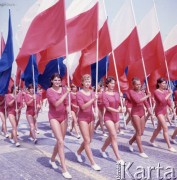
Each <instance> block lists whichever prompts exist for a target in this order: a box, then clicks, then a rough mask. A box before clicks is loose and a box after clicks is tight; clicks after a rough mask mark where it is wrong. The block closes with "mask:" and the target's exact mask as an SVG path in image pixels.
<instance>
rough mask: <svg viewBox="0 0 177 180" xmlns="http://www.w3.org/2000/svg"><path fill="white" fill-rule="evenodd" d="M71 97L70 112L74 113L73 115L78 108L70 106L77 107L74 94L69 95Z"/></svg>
mask: <svg viewBox="0 0 177 180" xmlns="http://www.w3.org/2000/svg"><path fill="white" fill-rule="evenodd" d="M70 95H71V111H74V112H75V113H77V112H78V108H76V107H74V106H72V104H74V105H76V106H77V98H76V93H72V92H71V93H70Z"/></svg>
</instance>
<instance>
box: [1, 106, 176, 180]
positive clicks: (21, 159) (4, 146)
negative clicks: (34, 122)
mask: <svg viewBox="0 0 177 180" xmlns="http://www.w3.org/2000/svg"><path fill="white" fill-rule="evenodd" d="M47 111H48V109H47V107H44V108H43V111H42V112H40V114H39V117H38V128H39V131H40V134H38V135H37V137H38V143H37V144H36V145H34V143H33V142H32V141H31V140H29V126H28V123H27V121H26V117H25V109H23V110H22V114H21V119H20V122H19V128H18V132H19V142H20V144H21V146H20V147H18V148H17V147H15V145H14V144H12V143H10V141H9V139H8V138H5V137H4V136H2V135H0V180H58V179H61V180H62V179H64V178H63V177H62V174H61V168H60V166H59V169H58V170H54V169H52V168H51V166H50V164H49V159H50V157H51V153H52V150H53V147H54V144H55V142H56V141H55V138H53V137H52V132H51V128H50V125H49V121H48V116H47ZM121 125H122V123H121ZM7 126H8V131H9V133H10V132H11V125H10V123H9V120H8V119H7ZM174 129H175V127H174V126H170V127H169V134H170V135H171V134H172V133H173V131H174ZM152 132H153V127H152V125H151V123H150V122H149V121H148V123H147V127H146V129H145V132H144V135H143V137H142V141H143V147H144V150H145V153H146V154H147V155H148V156H149V158H147V159H145V158H142V157H140V156H139V154H138V148H137V145H136V143H135V144H134V145H133V147H134V150H135V151H134V152H133V153H132V152H130V151H129V149H128V143H127V142H128V140H129V139H130V137H131V136H132V135H133V133H134V131H133V130H132V127H131V125H129V126H128V129H127V130H124V133H125V134H124V135H120V134H119V135H118V146H119V151H120V155H121V157H122V159H123V160H124V161H125V165H120V164H116V161H115V156H114V153H113V150H112V148H111V146H109V147H108V149H107V151H106V152H107V154H108V156H109V157H108V158H107V159H104V158H102V157H101V154H100V151H99V149H100V148H101V146H102V145H103V143H104V141H105V137H103V135H102V133H101V131H100V130H98V132H97V133H95V134H94V138H93V142H92V143H91V148H92V152H93V155H94V159H95V161H96V163H97V164H98V165H100V166H101V168H102V169H101V171H100V172H96V171H94V170H92V169H91V167H90V163H89V161H88V158H87V156H86V154H85V152H83V153H82V159H83V160H84V162H83V163H81V164H80V163H78V162H77V160H76V157H75V155H74V153H75V152H76V150H77V149H78V147H79V145H80V144H81V143H82V138H81V139H79V140H78V139H77V138H76V137H74V136H71V135H70V134H69V133H68V132H67V135H66V137H65V156H66V164H67V167H68V171H69V172H70V174H71V175H72V177H73V178H72V179H77V180H78V179H79V180H80V179H81V180H92V179H93V180H94V179H95V180H104V179H105V180H112V179H125V180H129V179H142V180H146V179H152V180H156V179H164V180H166V179H170V180H175V179H177V153H172V152H169V151H168V149H167V145H166V143H165V141H164V139H163V133H162V132H161V133H160V134H159V136H158V138H157V139H156V143H157V144H158V145H159V147H158V148H155V147H152V146H151V145H150V144H149V139H150V137H151V135H152ZM173 147H174V148H176V149H177V145H173ZM57 164H58V165H59V161H57Z"/></svg>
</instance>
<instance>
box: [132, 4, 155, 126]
mask: <svg viewBox="0 0 177 180" xmlns="http://www.w3.org/2000/svg"><path fill="white" fill-rule="evenodd" d="M130 2H131V8H132V13H133V19H134V23H135V26H136V27H137V23H136V19H135V13H134V9H133V2H132V0H130ZM137 33H138V29H137ZM138 42H139V45H140V53H141V62H142V65H143V71H144V76H145V81H146V84H147V92H148V93H149V92H150V90H149V83H148V79H147V73H146V67H145V63H144V58H143V53H142V50H141V43H140V40H139V36H138ZM149 102H150V107H151V112H152V113H153V112H154V111H153V108H152V99H151V98H150V97H149ZM151 122H152V125H153V127H154V128H155V124H154V120H153V119H152V118H151Z"/></svg>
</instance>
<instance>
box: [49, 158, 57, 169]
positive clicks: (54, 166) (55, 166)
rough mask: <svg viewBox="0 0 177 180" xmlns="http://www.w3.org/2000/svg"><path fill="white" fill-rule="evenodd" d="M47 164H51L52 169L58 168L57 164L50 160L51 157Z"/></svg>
mask: <svg viewBox="0 0 177 180" xmlns="http://www.w3.org/2000/svg"><path fill="white" fill-rule="evenodd" d="M49 164H50V165H51V166H52V168H53V169H58V166H57V164H56V163H55V161H54V162H52V161H51V159H50V160H49Z"/></svg>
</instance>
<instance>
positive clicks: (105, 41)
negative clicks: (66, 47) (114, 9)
mask: <svg viewBox="0 0 177 180" xmlns="http://www.w3.org/2000/svg"><path fill="white" fill-rule="evenodd" d="M98 7H99V14H98V37H97V38H98V49H97V39H95V41H94V42H93V43H91V44H90V45H89V46H87V47H86V48H85V49H83V50H82V52H81V56H80V59H79V66H77V68H76V70H75V71H74V74H73V82H74V83H75V84H77V85H79V84H80V77H81V76H82V75H83V74H86V73H88V74H91V64H94V63H95V62H96V59H97V57H96V55H97V51H98V61H99V60H101V59H102V58H104V57H105V56H106V55H108V54H109V53H110V52H111V50H112V47H111V40H110V33H109V28H108V22H107V14H106V12H105V5H104V1H103V0H99V5H98Z"/></svg>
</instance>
